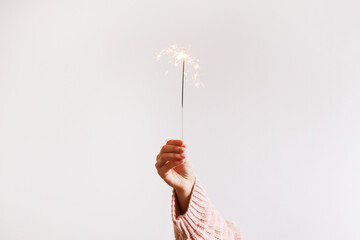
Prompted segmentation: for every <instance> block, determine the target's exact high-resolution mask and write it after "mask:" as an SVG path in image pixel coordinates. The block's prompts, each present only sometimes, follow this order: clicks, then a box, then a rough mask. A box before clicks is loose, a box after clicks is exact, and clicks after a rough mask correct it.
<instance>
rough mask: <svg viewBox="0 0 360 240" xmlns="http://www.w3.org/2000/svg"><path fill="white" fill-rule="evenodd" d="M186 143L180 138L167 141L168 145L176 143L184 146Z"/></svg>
mask: <svg viewBox="0 0 360 240" xmlns="http://www.w3.org/2000/svg"><path fill="white" fill-rule="evenodd" d="M183 144H184V142H183V140H179V139H172V140H169V141H167V143H166V145H175V146H182V145H183Z"/></svg>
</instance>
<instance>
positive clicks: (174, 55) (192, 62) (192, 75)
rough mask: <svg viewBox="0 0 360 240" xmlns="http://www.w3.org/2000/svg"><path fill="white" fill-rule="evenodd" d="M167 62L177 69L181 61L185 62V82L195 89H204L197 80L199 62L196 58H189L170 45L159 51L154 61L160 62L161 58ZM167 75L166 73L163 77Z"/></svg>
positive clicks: (179, 49) (180, 50) (181, 50)
mask: <svg viewBox="0 0 360 240" xmlns="http://www.w3.org/2000/svg"><path fill="white" fill-rule="evenodd" d="M163 57H164V58H165V57H166V59H167V60H168V63H169V64H171V65H173V66H174V67H178V66H179V65H180V64H182V61H183V60H185V65H186V67H185V76H186V78H185V81H186V82H188V81H191V83H192V84H194V86H196V87H204V84H203V83H202V82H201V80H199V73H198V71H199V68H200V64H199V62H200V60H199V59H198V58H194V57H191V56H190V55H188V54H187V53H185V50H183V49H181V48H179V47H178V46H177V45H175V44H174V45H172V46H170V47H168V48H165V49H163V50H161V51H160V52H159V53H158V54H157V55H156V60H158V61H160V60H161V59H162V58H163ZM167 74H168V71H167V73H166V74H165V75H167Z"/></svg>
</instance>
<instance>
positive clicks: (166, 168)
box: [158, 160, 184, 176]
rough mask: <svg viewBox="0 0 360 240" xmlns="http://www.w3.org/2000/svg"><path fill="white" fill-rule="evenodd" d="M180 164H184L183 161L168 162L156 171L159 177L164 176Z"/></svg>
mask: <svg viewBox="0 0 360 240" xmlns="http://www.w3.org/2000/svg"><path fill="white" fill-rule="evenodd" d="M182 163H184V160H180V161H173V162H169V163H167V164H165V165H164V166H163V167H161V168H160V169H158V173H159V175H160V176H162V175H165V174H166V173H167V172H168V171H170V170H171V169H172V168H174V167H176V166H179V165H180V164H182Z"/></svg>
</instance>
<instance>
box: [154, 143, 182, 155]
mask: <svg viewBox="0 0 360 240" xmlns="http://www.w3.org/2000/svg"><path fill="white" fill-rule="evenodd" d="M183 152H185V148H184V147H181V146H175V145H164V146H163V147H162V148H161V151H160V154H162V153H183Z"/></svg>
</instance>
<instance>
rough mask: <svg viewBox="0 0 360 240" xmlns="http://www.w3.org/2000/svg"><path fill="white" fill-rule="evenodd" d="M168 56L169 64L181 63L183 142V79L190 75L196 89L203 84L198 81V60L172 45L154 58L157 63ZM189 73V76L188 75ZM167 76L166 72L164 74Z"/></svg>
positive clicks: (176, 64)
mask: <svg viewBox="0 0 360 240" xmlns="http://www.w3.org/2000/svg"><path fill="white" fill-rule="evenodd" d="M165 54H170V55H171V58H170V60H169V63H170V64H172V65H174V66H175V67H177V66H178V65H179V63H180V62H182V75H181V139H182V140H184V88H185V86H184V84H185V77H186V76H188V75H189V74H190V80H192V83H193V84H194V85H195V86H196V87H200V86H201V87H204V84H203V83H202V82H201V81H200V80H199V79H198V73H197V71H198V69H199V68H200V65H199V61H200V60H199V59H195V58H192V57H190V56H189V55H187V54H186V53H185V49H183V50H182V51H181V50H180V49H179V48H178V47H177V46H176V45H172V46H171V47H169V48H166V49H163V50H161V51H160V52H159V53H158V54H157V56H156V58H157V60H158V61H159V60H160V58H161V56H162V55H165ZM185 59H186V63H187V65H188V66H189V67H190V68H189V70H190V71H188V72H185ZM188 73H189V74H188ZM166 74H167V72H166Z"/></svg>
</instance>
